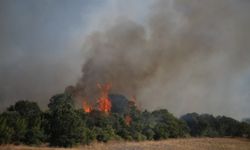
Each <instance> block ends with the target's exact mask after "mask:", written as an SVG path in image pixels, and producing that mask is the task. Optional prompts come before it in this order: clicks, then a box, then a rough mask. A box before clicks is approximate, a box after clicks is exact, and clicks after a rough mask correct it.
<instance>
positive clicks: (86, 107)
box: [82, 100, 92, 113]
mask: <svg viewBox="0 0 250 150" xmlns="http://www.w3.org/2000/svg"><path fill="white" fill-rule="evenodd" d="M82 108H83V110H84V111H85V112H86V113H90V112H91V111H92V106H91V105H90V104H89V103H87V102H86V101H85V100H84V101H83V102H82Z"/></svg>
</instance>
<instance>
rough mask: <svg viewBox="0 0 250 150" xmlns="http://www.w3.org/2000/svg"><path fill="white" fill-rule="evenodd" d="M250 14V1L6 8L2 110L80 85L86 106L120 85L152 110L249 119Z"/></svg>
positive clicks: (60, 1) (5, 3)
mask: <svg viewBox="0 0 250 150" xmlns="http://www.w3.org/2000/svg"><path fill="white" fill-rule="evenodd" d="M249 14H250V1H249V0H219V1H218V0H207V1H200V0H154V1H152V0H126V1H124V0H107V1H102V2H101V1H100V0H89V1H86V0H84V1H83V0H74V1H69V0H40V1H33V0H23V1H19V0H11V1H10V0H1V1H0V102H1V105H0V110H3V108H6V107H7V106H8V105H10V104H13V103H14V101H16V100H19V99H30V100H33V101H37V102H39V104H43V106H46V104H47V103H48V99H49V98H50V97H51V96H52V95H53V94H57V93H59V92H63V90H64V88H65V87H66V86H67V85H72V84H74V83H75V82H77V79H79V80H78V82H77V84H76V85H75V86H74V88H73V89H74V90H75V92H76V94H77V96H79V97H80V98H81V99H82V98H83V97H87V98H88V99H89V100H95V97H96V96H97V94H98V93H99V89H97V88H96V84H97V83H111V84H112V91H111V92H113V93H120V94H124V95H125V96H127V97H128V98H131V97H132V96H136V98H137V100H138V101H139V102H140V103H141V105H142V107H143V108H146V109H150V110H153V109H158V108H167V109H168V110H169V111H170V112H173V113H174V114H175V115H181V114H183V113H186V112H193V111H195V112H204V113H212V114H216V115H228V116H231V117H235V118H237V119H241V118H244V117H249V114H250V109H249V107H250V94H249V91H250V65H249V64H250V34H249V33H250V31H249V30H250V28H249V27H250V19H249ZM95 29H97V30H95ZM87 34H89V36H86V35H87ZM82 45H83V52H84V53H83V55H81V54H82V51H81V49H82ZM83 63H84V64H83ZM82 64H83V66H81V65H82ZM81 67H82V73H81Z"/></svg>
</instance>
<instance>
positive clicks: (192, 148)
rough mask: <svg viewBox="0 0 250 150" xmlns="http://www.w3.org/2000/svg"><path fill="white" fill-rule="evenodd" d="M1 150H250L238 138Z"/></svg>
mask: <svg viewBox="0 0 250 150" xmlns="http://www.w3.org/2000/svg"><path fill="white" fill-rule="evenodd" d="M0 149H1V150H250V140H247V139H239V138H236V139H234V138H189V139H169V140H164V141H146V142H109V143H106V144H103V143H94V144H92V145H90V146H81V147H75V148H65V149H64V148H48V147H28V146H13V145H5V146H0Z"/></svg>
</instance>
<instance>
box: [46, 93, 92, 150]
mask: <svg viewBox="0 0 250 150" xmlns="http://www.w3.org/2000/svg"><path fill="white" fill-rule="evenodd" d="M48 106H49V109H50V117H49V125H50V127H49V128H48V129H49V133H50V134H49V143H50V145H51V146H62V147H72V146H73V145H75V144H80V143H86V141H84V140H85V139H86V138H85V137H84V135H85V133H86V132H88V131H87V130H86V128H85V126H84V122H83V121H82V119H81V116H80V115H79V113H77V112H76V111H75V110H74V106H73V99H72V97H71V96H70V95H68V94H59V95H55V96H53V97H52V98H51V99H50V103H49V105H48ZM87 142H89V141H87Z"/></svg>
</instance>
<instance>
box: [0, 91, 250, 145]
mask: <svg viewBox="0 0 250 150" xmlns="http://www.w3.org/2000/svg"><path fill="white" fill-rule="evenodd" d="M48 108H49V109H48V110H47V111H41V109H40V108H39V106H38V105H37V104H36V103H35V102H30V101H18V102H16V104H14V105H13V106H10V107H9V108H8V109H7V110H6V111H5V112H3V113H2V114H0V144H15V145H17V144H25V145H40V144H46V145H49V146H53V147H72V146H77V145H78V146H79V145H89V144H90V143H91V142H93V141H97V142H107V141H110V140H112V141H119V140H125V141H143V140H163V139H168V138H183V137H190V136H192V137H225V136H230V137H248V138H250V125H249V124H248V123H247V122H240V121H237V120H235V119H232V118H229V117H225V116H218V117H214V116H213V115H208V114H201V115H199V114H197V113H191V114H186V115H184V116H182V117H181V118H180V119H178V118H176V117H174V116H173V115H172V114H171V113H169V112H168V111H167V110H165V109H161V110H155V111H153V112H149V111H140V110H138V109H137V108H136V107H135V106H134V105H132V106H129V109H128V110H127V112H126V114H125V113H123V112H110V113H103V112H100V111H97V110H93V111H91V112H90V113H85V112H84V111H83V110H82V109H76V108H75V107H74V103H73V98H72V96H71V95H69V94H67V93H64V94H58V95H55V96H53V97H52V98H51V99H50V103H49V104H48ZM127 117H129V118H127Z"/></svg>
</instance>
